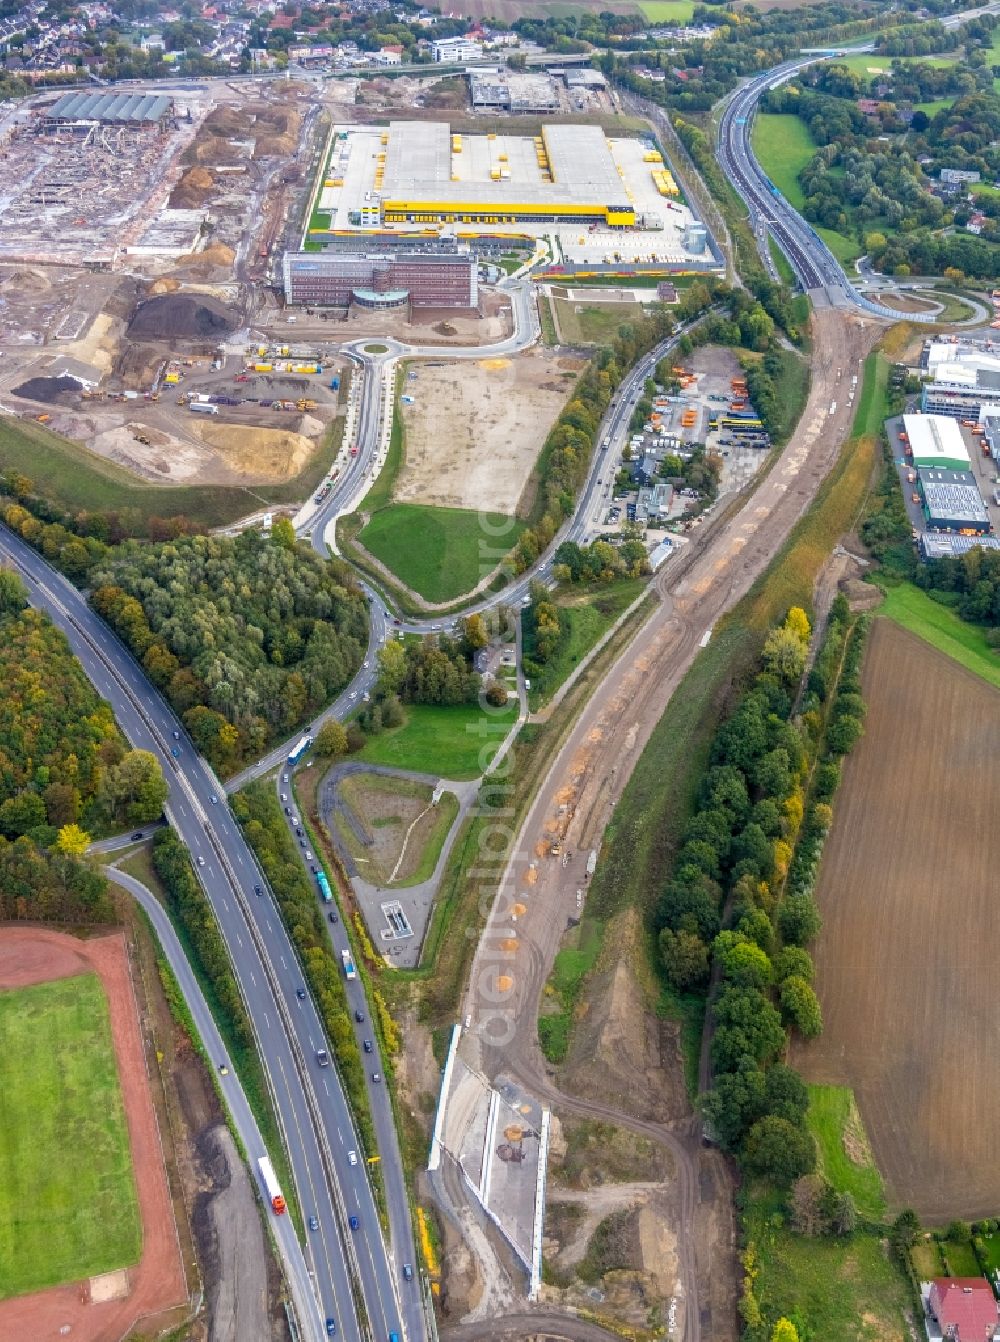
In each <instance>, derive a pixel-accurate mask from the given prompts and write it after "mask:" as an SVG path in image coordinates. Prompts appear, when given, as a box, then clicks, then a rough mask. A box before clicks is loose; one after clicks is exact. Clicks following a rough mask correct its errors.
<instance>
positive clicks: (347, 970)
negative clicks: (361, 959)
mask: <svg viewBox="0 0 1000 1342" xmlns="http://www.w3.org/2000/svg"><path fill="white" fill-rule="evenodd" d="M340 959H341V961H342V963H343V966H344V978H346V979H356V978H357V977H358V971H357V970H356V969H355V968H354V961H353V960H352V959H351V952H350V951H341V952H340Z"/></svg>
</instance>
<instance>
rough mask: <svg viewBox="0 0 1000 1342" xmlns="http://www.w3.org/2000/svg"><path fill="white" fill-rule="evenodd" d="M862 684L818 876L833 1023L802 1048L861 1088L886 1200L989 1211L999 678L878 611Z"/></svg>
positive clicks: (837, 1081) (998, 1183)
mask: <svg viewBox="0 0 1000 1342" xmlns="http://www.w3.org/2000/svg"><path fill="white" fill-rule="evenodd" d="M863 687H864V695H865V699H866V700H867V702H868V717H867V721H866V724H865V735H864V736H863V737H862V739H861V741H860V742H859V743H858V745H857V746H856V747H855V749H854V751H853V752H852V754H851V755H850V757H849V759H848V760H847V764H846V766H845V769H844V778H843V782H842V784H841V787H840V790H839V792H838V794H837V798H836V802H835V807H834V823H833V828H832V830H831V832H830V837H829V839H828V840H827V844H826V848H825V851H824V854H823V861H822V866H821V868H820V877H819V883H818V887H817V900H818V902H819V906H820V911H821V913H822V916H823V929H822V931H821V932H820V935H819V937H818V939H817V941H816V944H815V951H816V984H817V990H818V992H819V996H820V1000H821V1002H822V1006H823V1016H824V1020H825V1028H824V1031H823V1034H822V1036H821V1037H820V1038H819V1039H817V1040H815V1041H813V1042H812V1043H809V1044H799V1045H796V1047H795V1049H794V1059H793V1061H794V1062H795V1064H796V1066H798V1067H799V1068H800V1069H801V1070H802V1072H803V1074H804V1075H805V1077H806V1079H807V1080H808V1081H811V1082H820V1083H825V1084H832V1085H843V1086H850V1087H851V1088H852V1089H853V1091H854V1094H855V1096H856V1098H857V1102H858V1108H859V1110H860V1113H861V1117H862V1119H863V1121H864V1126H865V1129H866V1131H867V1133H868V1136H869V1138H870V1141H871V1146H872V1151H873V1154H874V1156H875V1161H876V1164H877V1165H878V1168H879V1170H880V1171H881V1173H882V1175H883V1177H884V1179H885V1185H886V1194H887V1198H888V1201H889V1204H890V1210H893V1209H898V1208H900V1207H904V1206H911V1207H913V1208H914V1209H915V1210H916V1211H917V1213H918V1214H919V1215H920V1216H921V1218H922V1219H924V1221H925V1222H926V1223H927V1224H931V1225H933V1224H942V1223H945V1222H948V1221H950V1220H952V1219H953V1218H955V1217H963V1218H966V1219H975V1218H979V1217H983V1216H992V1215H995V1214H996V1213H995V1208H996V1207H997V1206H998V1205H1000V1131H998V1129H997V1125H996V1124H995V1123H993V1122H991V1121H990V1120H989V1118H988V1117H987V1116H988V1115H990V1114H991V1113H992V1112H993V1111H994V1109H995V1108H996V1106H997V1105H998V1104H1000V1050H998V1049H997V1046H996V984H995V978H996V940H997V932H998V930H1000V923H998V914H997V898H996V873H997V870H998V869H1000V829H998V827H997V824H996V804H997V797H998V796H1000V691H998V690H997V689H995V688H994V687H993V686H991V685H989V684H987V683H986V682H985V681H984V680H983V679H981V678H980V677H978V676H976V675H974V674H973V673H972V672H971V671H969V670H967V669H966V667H964V666H962V665H960V664H959V662H958V661H956V660H953V659H952V658H951V657H948V656H946V655H945V654H944V653H943V652H940V651H939V650H938V649H936V648H934V647H931V646H930V644H929V643H926V642H924V641H923V640H922V639H920V638H919V637H917V636H916V635H915V634H913V633H911V632H909V631H908V630H906V629H903V628H901V627H900V626H899V625H897V624H895V623H894V622H893V621H891V620H887V619H881V618H880V619H877V620H876V621H875V623H874V625H873V628H872V632H871V636H870V642H869V646H868V650H867V654H866V658H865V666H864V671H863Z"/></svg>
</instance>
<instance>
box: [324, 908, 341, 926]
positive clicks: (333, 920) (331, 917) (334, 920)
mask: <svg viewBox="0 0 1000 1342" xmlns="http://www.w3.org/2000/svg"><path fill="white" fill-rule="evenodd" d="M326 916H327V918H328V919H329V921H330V922H331V923H339V922H340V919H339V918H338V917H337V915H336V914H335V913H334V911H333V909H331V910H330V912H329V913H328V914H327V915H326Z"/></svg>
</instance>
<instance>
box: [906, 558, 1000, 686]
mask: <svg viewBox="0 0 1000 1342" xmlns="http://www.w3.org/2000/svg"><path fill="white" fill-rule="evenodd" d="M879 614H880V615H885V616H887V617H888V618H889V619H890V620H894V621H895V622H896V624H899V625H902V626H903V628H904V629H909V630H910V632H911V633H913V634H916V635H917V636H918V637H920V638H922V639H923V640H924V642H925V643H930V645H931V646H932V647H934V648H937V649H938V650H939V651H940V652H943V653H946V654H947V655H948V656H949V657H951V658H952V659H953V660H954V661H956V662H958V663H960V664H961V665H962V666H964V667H965V668H966V670H968V671H971V672H972V673H973V675H976V676H979V677H980V678H981V679H982V680H985V681H988V682H989V684H990V685H995V686H996V687H997V688H998V689H1000V656H998V654H997V652H996V651H995V650H994V649H993V648H991V647H990V645H989V644H988V643H987V641H986V631H985V630H984V629H983V628H981V626H979V625H976V624H966V622H965V621H964V620H962V619H960V618H959V617H958V616H957V615H956V614H955V612H954V611H951V610H949V609H948V607H947V606H943V605H941V603H940V602H939V601H935V600H934V598H933V597H931V596H928V594H927V593H926V592H922V591H921V590H920V589H919V587H914V586H913V584H912V583H908V582H904V583H900V584H899V586H898V587H889V588H887V590H886V594H885V601H884V603H883V604H882V605H881V606H880V607H879Z"/></svg>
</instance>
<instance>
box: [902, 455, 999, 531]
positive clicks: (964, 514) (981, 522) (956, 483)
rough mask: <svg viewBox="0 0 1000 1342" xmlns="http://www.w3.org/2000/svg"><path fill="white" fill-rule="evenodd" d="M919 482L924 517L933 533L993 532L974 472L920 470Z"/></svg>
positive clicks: (924, 468)
mask: <svg viewBox="0 0 1000 1342" xmlns="http://www.w3.org/2000/svg"><path fill="white" fill-rule="evenodd" d="M917 481H918V482H919V485H920V494H921V496H922V498H923V505H924V516H925V517H926V519H927V525H928V527H930V528H931V529H932V530H934V531H958V532H961V533H963V534H965V535H968V534H969V533H970V532H975V533H982V532H986V531H989V530H990V518H989V513H987V511H986V505H985V504H984V503H983V498H982V495H981V494H980V492H979V486H978V485H977V484H976V478H975V476H974V475H972V474H971V472H969V471H967V470H965V471H953V470H935V469H932V468H927V467H918V469H917Z"/></svg>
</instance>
